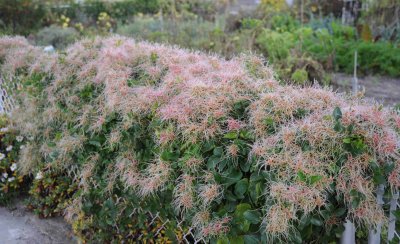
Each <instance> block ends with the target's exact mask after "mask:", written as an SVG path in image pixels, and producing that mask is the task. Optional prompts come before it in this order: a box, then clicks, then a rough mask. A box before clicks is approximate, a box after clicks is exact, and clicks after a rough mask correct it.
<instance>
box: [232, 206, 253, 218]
mask: <svg viewBox="0 0 400 244" xmlns="http://www.w3.org/2000/svg"><path fill="white" fill-rule="evenodd" d="M250 209H251V206H250V204H248V203H241V204H238V205H237V206H236V210H235V216H236V217H237V218H239V219H244V213H245V212H246V211H247V210H250Z"/></svg>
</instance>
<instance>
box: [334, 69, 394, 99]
mask: <svg viewBox="0 0 400 244" xmlns="http://www.w3.org/2000/svg"><path fill="white" fill-rule="evenodd" d="M332 78H333V83H334V88H335V89H338V91H345V92H350V91H351V81H352V79H353V77H352V76H351V75H347V74H334V75H333V76H332ZM358 81H359V84H360V90H365V97H368V98H374V99H375V100H377V101H379V102H382V103H383V104H385V105H389V106H393V105H396V104H400V78H390V77H380V76H366V77H359V78H358Z"/></svg>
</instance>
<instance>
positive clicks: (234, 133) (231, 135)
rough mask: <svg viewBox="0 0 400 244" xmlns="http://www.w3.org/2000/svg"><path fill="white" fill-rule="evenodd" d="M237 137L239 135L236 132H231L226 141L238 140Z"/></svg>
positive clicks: (226, 136) (227, 134) (225, 136)
mask: <svg viewBox="0 0 400 244" xmlns="http://www.w3.org/2000/svg"><path fill="white" fill-rule="evenodd" d="M237 137H238V133H237V132H236V131H230V132H228V133H226V134H225V135H224V138H225V139H230V140H233V139H236V138H237Z"/></svg>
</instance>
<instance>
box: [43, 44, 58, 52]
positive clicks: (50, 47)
mask: <svg viewBox="0 0 400 244" xmlns="http://www.w3.org/2000/svg"><path fill="white" fill-rule="evenodd" d="M43 51H45V52H46V53H52V52H54V51H55V49H54V47H53V45H50V46H46V47H44V48H43Z"/></svg>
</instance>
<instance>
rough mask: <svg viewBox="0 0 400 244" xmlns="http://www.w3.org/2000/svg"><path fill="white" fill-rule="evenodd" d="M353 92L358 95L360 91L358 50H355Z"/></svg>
mask: <svg viewBox="0 0 400 244" xmlns="http://www.w3.org/2000/svg"><path fill="white" fill-rule="evenodd" d="M352 90H353V94H354V95H357V93H358V79H357V50H356V51H355V52H354V77H353V84H352Z"/></svg>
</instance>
